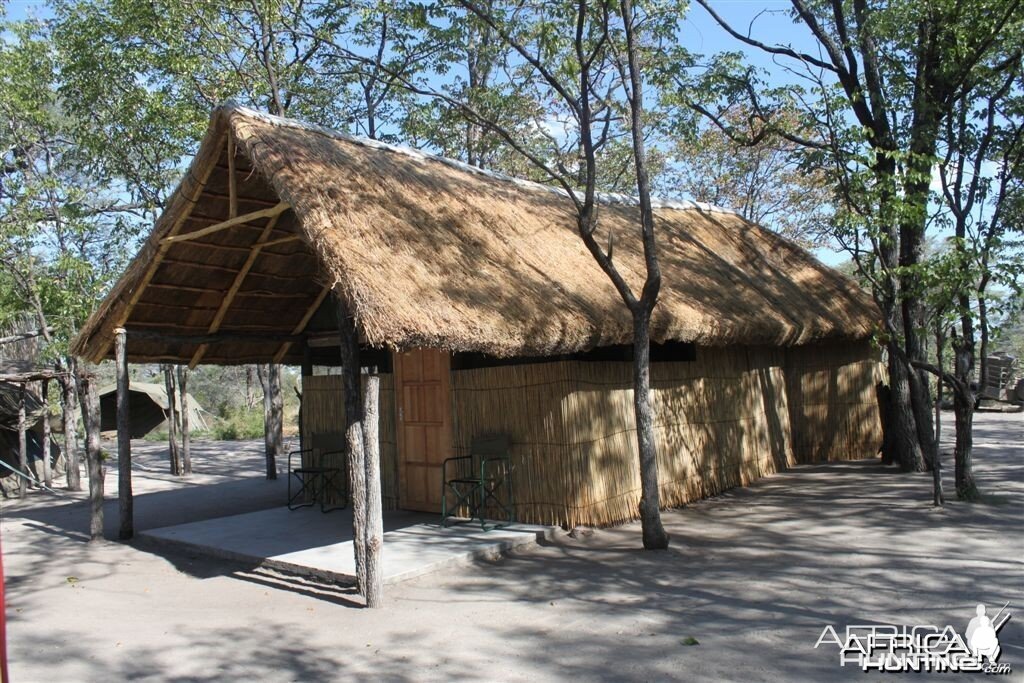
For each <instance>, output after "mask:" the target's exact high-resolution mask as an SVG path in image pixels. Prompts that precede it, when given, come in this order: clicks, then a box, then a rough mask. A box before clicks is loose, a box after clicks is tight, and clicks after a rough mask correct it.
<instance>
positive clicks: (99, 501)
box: [78, 370, 103, 541]
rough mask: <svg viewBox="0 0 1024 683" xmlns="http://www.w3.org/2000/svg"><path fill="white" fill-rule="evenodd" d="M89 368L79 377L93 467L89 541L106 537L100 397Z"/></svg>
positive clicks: (88, 458) (87, 452)
mask: <svg viewBox="0 0 1024 683" xmlns="http://www.w3.org/2000/svg"><path fill="white" fill-rule="evenodd" d="M93 379H94V378H93V377H92V376H91V375H90V374H89V372H88V370H85V371H81V374H80V375H79V377H78V398H79V400H80V402H81V404H82V421H83V422H84V423H85V460H86V462H87V463H88V468H89V540H90V541H101V540H103V450H102V448H101V446H100V400H99V397H98V396H97V395H96V387H95V385H94V384H93Z"/></svg>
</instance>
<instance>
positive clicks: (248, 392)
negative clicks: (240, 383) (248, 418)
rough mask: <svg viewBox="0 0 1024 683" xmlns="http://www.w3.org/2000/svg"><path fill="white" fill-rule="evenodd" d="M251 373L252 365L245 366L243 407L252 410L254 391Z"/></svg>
mask: <svg viewBox="0 0 1024 683" xmlns="http://www.w3.org/2000/svg"><path fill="white" fill-rule="evenodd" d="M258 370H259V366H256V367H255V371H257V372H258ZM253 373H254V368H253V366H252V365H246V366H245V409H246V410H252V409H253V408H255V407H256V392H255V391H254V390H253Z"/></svg>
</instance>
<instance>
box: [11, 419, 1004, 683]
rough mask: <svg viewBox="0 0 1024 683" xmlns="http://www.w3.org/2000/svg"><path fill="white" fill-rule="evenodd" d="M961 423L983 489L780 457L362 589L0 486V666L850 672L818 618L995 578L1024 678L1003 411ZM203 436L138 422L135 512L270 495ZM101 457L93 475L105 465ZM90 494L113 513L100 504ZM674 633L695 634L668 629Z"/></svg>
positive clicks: (255, 674) (919, 605)
mask: <svg viewBox="0 0 1024 683" xmlns="http://www.w3.org/2000/svg"><path fill="white" fill-rule="evenodd" d="M976 438H977V440H978V446H977V450H976V462H977V465H976V472H977V477H978V480H979V484H980V486H981V487H982V489H983V490H984V491H986V492H987V493H988V494H990V496H989V500H988V502H986V503H982V504H974V505H967V504H962V503H956V502H951V503H950V504H948V505H947V506H946V507H945V508H944V509H941V510H935V509H933V508H932V507H931V506H930V483H929V476H930V475H899V474H895V473H893V472H891V471H885V470H883V469H882V468H880V467H879V466H877V465H876V464H874V463H871V462H856V463H843V464H833V465H824V466H814V467H801V468H797V469H795V470H793V471H791V472H788V473H785V474H781V475H777V476H774V477H770V478H768V479H765V480H763V481H762V482H760V483H758V484H757V485H755V486H752V487H750V488H748V489H742V490H735V491H732V492H730V493H728V494H726V495H723V496H720V497H718V498H716V499H713V500H709V501H704V502H702V503H700V504H697V505H693V506H690V507H688V508H686V509H683V510H678V511H671V512H667V513H665V515H664V519H665V522H666V525H667V527H668V529H669V531H670V533H671V534H672V537H673V544H672V549H671V550H669V551H667V552H657V553H646V552H643V551H641V550H638V545H639V527H638V526H637V525H635V524H634V525H627V526H624V527H620V528H616V529H609V530H602V531H597V532H596V533H594V534H593V535H592V536H589V537H585V538H580V539H572V538H569V537H568V536H567V535H565V534H560V535H559V538H558V539H557V540H556V541H555V542H553V543H551V544H549V545H547V546H545V547H540V548H536V549H533V550H530V551H526V552H520V553H517V554H515V555H513V556H512V557H508V558H506V559H503V560H500V561H498V562H494V563H486V564H479V565H476V566H470V567H465V568H460V569H455V570H449V571H447V572H446V573H444V574H440V575H431V576H427V577H422V578H419V579H416V580H414V581H411V582H407V583H404V584H401V585H399V586H396V587H393V588H391V589H390V590H389V592H388V596H387V598H388V606H387V607H386V608H385V609H383V610H375V611H370V610H365V609H361V608H359V607H358V597H357V596H353V595H351V594H350V593H348V592H347V591H346V590H345V589H340V588H336V587H332V586H326V585H318V584H314V583H310V582H308V581H305V580H300V579H294V578H291V579H290V578H288V577H283V576H280V575H275V574H273V573H270V572H266V571H262V570H258V569H252V568H246V567H240V566H238V565H231V564H228V563H224V562H219V561H213V560H208V559H203V558H199V557H193V556H188V555H180V554H179V555H176V554H174V553H172V552H164V553H162V554H155V553H154V552H153V551H152V550H151V549H142V548H135V547H132V546H128V545H122V544H118V543H112V542H106V543H101V544H91V545H90V544H87V543H85V542H84V533H83V532H84V530H85V528H86V525H87V519H86V514H87V513H86V510H85V507H84V505H83V504H82V503H81V497H79V498H77V499H76V498H74V497H68V496H61V497H56V496H44V495H42V494H38V493H36V494H33V496H32V497H31V499H30V500H29V501H28V502H27V503H25V504H22V503H10V502H4V505H3V517H2V521H0V529H2V534H3V535H2V539H3V550H4V565H5V568H6V570H7V576H8V591H9V593H8V595H9V605H8V615H9V624H8V634H9V636H8V637H9V641H10V642H9V646H10V656H11V660H12V661H11V667H12V668H11V674H12V678H13V680H14V681H47V682H53V681H73V680H75V681H77V680H81V681H101V680H102V681H109V680H120V679H129V678H151V679H155V680H175V681H177V680H199V679H219V680H239V679H254V680H266V681H287V680H298V681H309V680H345V679H348V678H351V677H353V676H368V677H371V679H372V680H378V679H381V680H436V679H447V680H452V679H457V680H514V681H519V680H522V681H526V680H530V681H533V680H555V679H559V680H561V679H568V678H577V679H581V680H621V679H635V680H664V679H684V680H696V681H720V680H728V681H780V680H800V681H822V680H851V679H854V680H856V679H864V678H865V676H866V674H862V673H860V672H858V671H856V670H853V671H851V670H850V669H845V670H844V669H841V668H840V667H839V666H838V664H837V654H836V652H835V651H834V650H829V651H826V650H824V649H819V650H815V649H814V648H813V645H814V642H815V640H816V639H817V637H818V635H819V633H820V632H821V629H822V627H823V626H824V625H825V624H834V625H836V626H837V627H842V626H844V625H846V624H849V623H870V622H882V623H900V624H903V623H919V622H924V623H939V624H943V625H944V624H946V623H952V624H954V625H955V626H958V627H960V628H963V626H964V625H965V624H966V621H967V619H969V618H970V617H971V616H972V613H973V607H974V605H975V604H976V603H978V602H985V603H987V604H989V605H1002V604H1003V602H1005V601H1007V600H1009V601H1010V603H1011V608H1010V609H1011V611H1014V610H1019V611H1018V613H1017V614H1015V615H1014V616H1013V618H1012V619H1011V620H1010V621H1009V622H1008V623H1007V624H1006V626H1005V627H1004V628H1003V629H1002V631H1001V633H1000V640H1001V643H1002V646H1003V655H1002V659H1001V660H1000V661H1001V662H1003V663H1008V664H1010V665H1011V666H1012V667H1013V668H1014V672H1013V673H1012V674H1011V675H1010V676H1001V677H998V680H1024V676H1022V674H1024V505H1022V503H1024V447H1022V444H1024V415H1020V414H1017V415H993V414H985V415H979V416H978V421H977V426H976ZM225 446H226V445H225V444H218V443H210V444H204V445H202V446H201V447H199V448H197V453H196V456H195V460H196V468H197V471H198V472H199V473H197V474H196V475H195V476H193V477H192V478H190V479H188V480H184V481H183V480H176V479H175V478H173V477H170V476H168V475H165V474H163V473H162V469H163V464H162V460H161V457H160V456H161V454H160V452H159V450H160V449H159V446H157V445H153V444H144V443H141V442H140V443H139V444H137V447H138V451H141V453H140V455H139V457H138V459H139V461H140V463H141V464H142V465H145V466H147V467H149V468H156V469H157V470H159V471H144V470H139V471H138V472H137V473H136V478H135V482H136V492H137V496H136V510H137V520H138V526H139V527H140V528H147V527H155V526H164V525H167V524H176V523H180V522H183V521H187V520H193V519H203V518H208V517H214V516H221V515H226V514H233V513H237V512H241V511H247V510H254V509H260V508H265V507H269V506H273V505H279V504H280V503H281V501H282V500H283V496H284V490H283V481H278V482H266V481H264V480H263V479H262V473H261V465H262V463H261V459H260V455H259V447H260V444H256V443H249V444H242V446H241V447H240V448H236V447H235V445H228V447H229V448H232V449H234V450H224V447H225ZM282 468H283V466H282ZM951 470H952V467H951V464H950V467H949V468H948V469H947V474H948V476H947V479H950V480H951V477H952V471H951ZM115 479H116V476H115V473H113V472H111V473H109V474H108V475H107V483H108V486H109V487H110V488H113V486H114V484H115V481H114V480H115ZM951 484H952V482H951V481H949V488H951ZM115 504H116V503H115ZM108 510H109V515H110V520H109V523H110V524H113V523H114V522H115V521H116V520H115V519H114V515H115V510H116V508H115V507H114V506H113V505H110V506H108ZM961 622H963V623H961ZM691 637H692V638H696V639H697V640H698V641H699V645H692V646H688V645H685V644H684V641H685V640H686V639H687V638H691ZM915 678H917V677H915ZM933 678H937V679H939V680H956V679H957V677H955V676H952V675H949V674H942V675H936V676H933ZM973 678H974V679H975V680H976V679H977V675H975V676H973Z"/></svg>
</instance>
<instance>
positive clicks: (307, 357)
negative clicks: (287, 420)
mask: <svg viewBox="0 0 1024 683" xmlns="http://www.w3.org/2000/svg"><path fill="white" fill-rule="evenodd" d="M312 376H313V352H312V349H310V348H309V343H308V342H307V343H305V344H303V345H302V380H301V381H302V384H301V389H302V390H301V391H299V392H297V393H298V394H299V450H305V449H306V422H305V419H304V416H303V412H302V407H303V405H304V404H305V401H306V378H307V377H312Z"/></svg>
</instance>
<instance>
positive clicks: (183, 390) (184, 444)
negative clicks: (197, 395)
mask: <svg viewBox="0 0 1024 683" xmlns="http://www.w3.org/2000/svg"><path fill="white" fill-rule="evenodd" d="M178 396H179V397H180V398H181V400H180V401H179V402H178V405H180V406H181V465H182V468H183V470H184V472H185V474H192V428H191V425H190V424H189V422H188V413H189V406H188V366H186V365H179V366H178Z"/></svg>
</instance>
